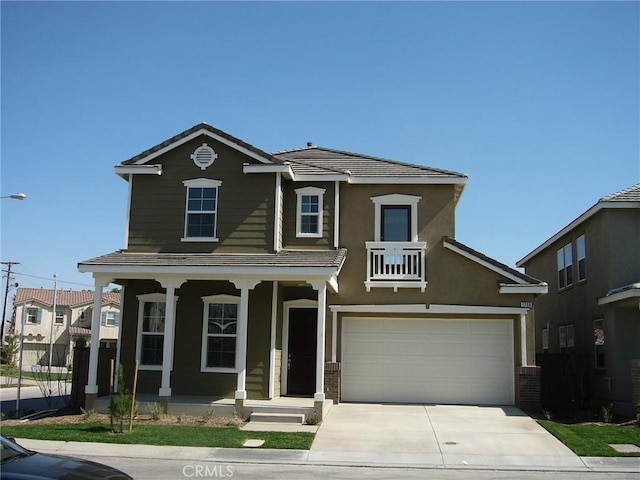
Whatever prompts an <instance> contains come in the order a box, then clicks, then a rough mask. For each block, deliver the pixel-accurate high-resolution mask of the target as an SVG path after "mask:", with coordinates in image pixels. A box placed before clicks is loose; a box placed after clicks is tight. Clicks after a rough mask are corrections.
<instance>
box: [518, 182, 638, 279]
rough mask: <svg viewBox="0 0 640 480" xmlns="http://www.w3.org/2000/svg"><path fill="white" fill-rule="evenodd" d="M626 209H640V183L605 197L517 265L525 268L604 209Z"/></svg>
mask: <svg viewBox="0 0 640 480" xmlns="http://www.w3.org/2000/svg"><path fill="white" fill-rule="evenodd" d="M614 206H615V207H624V208H640V183H637V184H635V185H633V186H631V187H629V188H625V189H622V190H620V191H618V192H615V193H611V194H609V195H605V196H604V197H602V198H601V199H600V200H598V201H597V202H596V203H595V205H593V206H592V207H591V208H589V210H587V211H586V212H584V213H583V214H582V215H580V216H579V217H578V218H576V219H575V220H574V221H572V222H571V223H569V224H568V225H567V226H566V227H564V228H563V229H562V230H560V231H559V232H558V233H556V234H555V235H553V236H552V237H551V238H549V239H547V240H546V241H545V242H544V243H542V244H541V245H539V246H538V247H537V248H535V249H534V250H533V251H531V252H530V253H528V254H527V255H525V256H524V257H523V258H522V259H520V260H518V261H517V262H516V265H518V266H519V267H521V266H523V265H524V264H525V263H527V262H528V261H529V260H531V259H532V258H533V257H535V256H536V255H538V254H539V253H540V252H542V251H543V250H545V249H546V248H547V247H549V246H551V245H552V244H553V243H555V242H556V241H557V240H559V239H560V238H562V237H564V236H565V235H566V234H567V233H569V232H570V231H571V230H573V229H574V228H576V227H577V226H578V225H580V224H582V223H583V222H585V221H586V220H587V219H589V218H591V217H592V216H593V215H595V214H596V213H598V212H599V211H600V210H602V209H603V208H611V207H614Z"/></svg>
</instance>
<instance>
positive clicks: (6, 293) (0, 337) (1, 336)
mask: <svg viewBox="0 0 640 480" xmlns="http://www.w3.org/2000/svg"><path fill="white" fill-rule="evenodd" d="M0 263H1V264H2V265H6V266H7V269H6V270H2V271H3V272H6V274H7V284H6V287H5V290H4V307H3V309H2V325H1V326H0V345H4V322H5V319H6V316H7V297H8V296H9V284H10V283H11V280H12V279H11V266H12V265H20V262H0Z"/></svg>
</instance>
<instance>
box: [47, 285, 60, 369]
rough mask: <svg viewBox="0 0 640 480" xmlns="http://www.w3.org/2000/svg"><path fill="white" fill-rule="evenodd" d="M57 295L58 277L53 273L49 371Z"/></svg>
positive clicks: (51, 358)
mask: <svg viewBox="0 0 640 480" xmlns="http://www.w3.org/2000/svg"><path fill="white" fill-rule="evenodd" d="M57 296H58V277H57V276H56V275H55V274H54V275H53V315H52V317H51V335H50V337H49V372H51V361H52V360H53V330H54V325H55V323H56V303H57V302H56V301H57V298H56V297H57Z"/></svg>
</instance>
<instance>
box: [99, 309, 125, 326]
mask: <svg viewBox="0 0 640 480" xmlns="http://www.w3.org/2000/svg"><path fill="white" fill-rule="evenodd" d="M100 324H101V325H103V326H105V327H117V326H118V325H119V324H120V314H119V313H118V312H102V319H101V321H100Z"/></svg>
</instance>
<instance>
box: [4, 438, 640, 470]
mask: <svg viewBox="0 0 640 480" xmlns="http://www.w3.org/2000/svg"><path fill="white" fill-rule="evenodd" d="M16 441H17V442H18V443H19V444H21V445H22V446H24V447H25V448H27V449H32V450H35V451H39V452H42V453H50V454H59V455H69V456H79V457H92V458H93V457H104V458H109V457H120V458H144V459H150V460H166V459H171V458H173V459H181V460H185V461H187V462H217V463H221V462H225V463H247V464H276V465H277V464H281V465H315V466H343V467H346V466H349V467H369V468H391V467H395V468H402V467H404V468H420V469H446V470H462V469H464V470H511V471H518V470H521V471H562V472H573V471H574V472H589V471H591V472H599V473H607V472H609V473H640V457H577V456H575V457H568V456H547V457H539V456H487V455H464V456H463V455H440V454H383V455H381V454H379V453H366V452H362V453H355V454H354V453H353V452H331V451H317V450H272V449H250V448H247V449H241V448H212V447H180V446H156V445H125V444H116V443H88V442H66V441H51V440H30V439H16Z"/></svg>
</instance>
